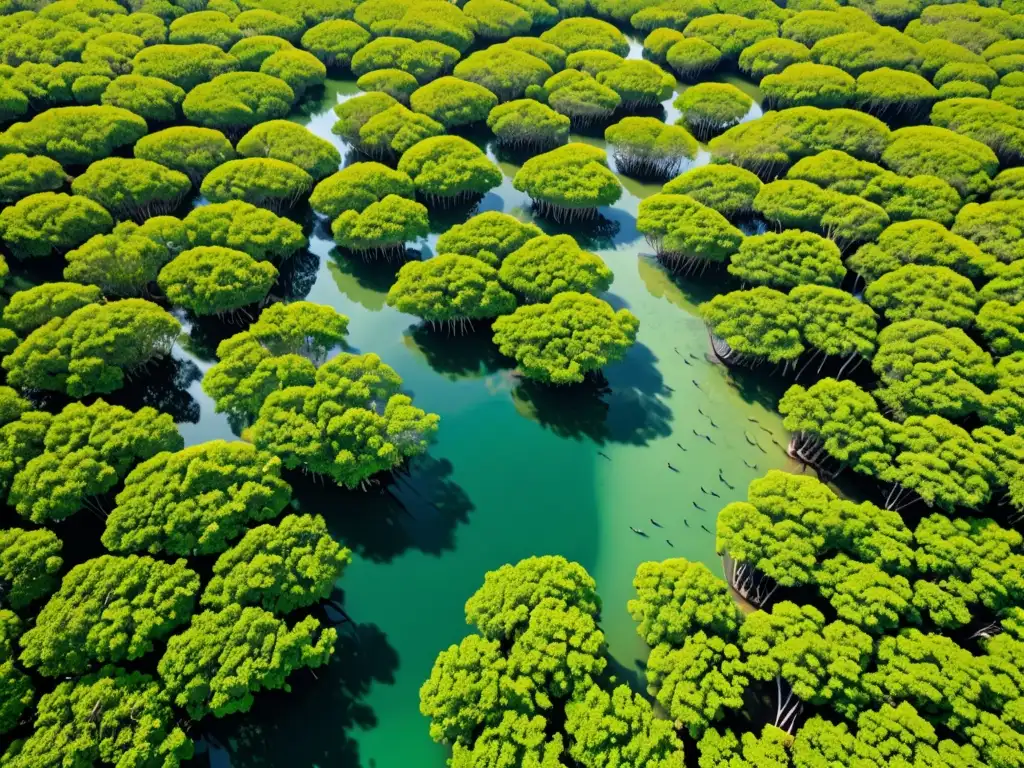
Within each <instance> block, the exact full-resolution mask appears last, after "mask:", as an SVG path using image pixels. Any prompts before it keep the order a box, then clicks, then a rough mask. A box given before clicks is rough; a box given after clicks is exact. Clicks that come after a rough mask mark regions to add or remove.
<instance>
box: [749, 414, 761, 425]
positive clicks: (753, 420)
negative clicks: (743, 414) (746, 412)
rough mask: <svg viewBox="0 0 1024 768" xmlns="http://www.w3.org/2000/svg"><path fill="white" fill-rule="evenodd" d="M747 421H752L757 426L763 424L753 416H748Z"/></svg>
mask: <svg viewBox="0 0 1024 768" xmlns="http://www.w3.org/2000/svg"><path fill="white" fill-rule="evenodd" d="M747 421H752V422H754V423H755V424H760V423H761V422H759V421H758V420H757V419H755V418H754V417H753V416H748V417H747Z"/></svg>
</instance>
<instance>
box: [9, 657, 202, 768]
mask: <svg viewBox="0 0 1024 768" xmlns="http://www.w3.org/2000/svg"><path fill="white" fill-rule="evenodd" d="M192 752H193V745H192V740H191V739H189V738H188V736H186V735H185V732H184V731H183V730H182V729H181V728H179V727H177V725H175V724H174V712H173V710H172V709H171V703H170V701H169V700H168V696H167V694H166V693H165V692H164V690H163V688H162V687H161V686H160V684H159V683H157V682H156V681H155V680H153V678H152V677H150V676H148V675H144V674H142V673H141V672H130V673H129V672H125V671H124V670H122V669H119V668H117V667H104V668H103V669H101V670H100V671H99V672H97V673H95V674H91V675H86V676H85V677H82V678H78V679H76V680H66V681H64V682H61V683H59V684H58V685H57V686H56V688H54V690H53V691H52V692H51V693H48V694H46V695H44V696H43V697H42V698H40V700H39V706H38V708H37V711H36V719H35V729H34V730H33V732H32V733H31V735H29V736H28V738H26V739H25V740H24V741H19V742H15V744H14V745H13V746H12V747H11V749H9V750H8V751H7V753H6V754H5V755H4V765H5V766H9V767H10V768H33V767H34V766H39V765H60V764H62V763H67V764H68V765H161V766H166V767H167V768H176V766H178V765H180V764H181V762H182V761H185V760H188V759H189V758H191V757H192Z"/></svg>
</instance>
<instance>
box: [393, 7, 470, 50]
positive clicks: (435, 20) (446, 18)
mask: <svg viewBox="0 0 1024 768" xmlns="http://www.w3.org/2000/svg"><path fill="white" fill-rule="evenodd" d="M475 28H476V23H475V22H474V21H473V20H472V19H471V18H469V17H468V16H466V15H465V14H464V13H463V12H462V11H461V10H460V9H459V8H458V6H456V5H454V4H453V3H448V2H445V1H443V0H420V1H419V2H415V3H412V4H410V5H409V6H408V8H407V9H406V10H405V13H404V14H402V16H401V18H400V19H398V20H397V22H396V23H395V25H394V26H393V27H392V28H391V30H390V32H389V34H392V35H395V36H396V37H406V38H410V39H412V40H429V41H436V42H438V43H441V44H444V45H447V46H450V47H451V48H454V49H455V50H457V51H459V52H460V53H461V52H463V51H465V50H466V49H467V48H469V47H470V46H471V45H472V44H473V39H474V34H473V31H474V29H475ZM373 31H376V30H373Z"/></svg>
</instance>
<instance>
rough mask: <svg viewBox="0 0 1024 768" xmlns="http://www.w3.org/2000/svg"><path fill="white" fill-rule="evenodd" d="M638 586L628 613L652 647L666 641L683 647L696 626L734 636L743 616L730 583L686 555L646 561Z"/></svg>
mask: <svg viewBox="0 0 1024 768" xmlns="http://www.w3.org/2000/svg"><path fill="white" fill-rule="evenodd" d="M633 587H634V588H635V589H636V593H637V599H635V600H630V601H629V605H628V608H629V613H630V615H631V616H632V617H633V621H635V622H637V623H638V625H639V626H638V627H637V632H639V633H640V637H642V638H643V639H644V642H645V643H647V645H649V646H651V647H652V648H655V647H657V646H658V645H660V644H662V643H667V644H668V645H670V646H672V647H675V648H678V647H680V646H682V645H683V643H684V642H685V641H686V638H687V637H688V636H690V635H692V634H693V633H694V632H695V631H702V632H709V633H711V634H713V635H718V636H720V637H724V638H731V637H734V636H735V634H736V631H737V630H738V629H739V626H740V623H741V622H742V618H743V617H742V614H741V613H740V611H739V609H738V608H737V607H736V603H735V602H733V599H732V595H730V594H729V588H728V587H727V586H726V584H725V582H724V581H722V580H721V579H719V578H718V577H716V576H714V575H713V574H712V573H711V571H709V570H708V569H707V567H706V566H705V565H704V564H703V563H693V562H690V561H689V560H684V559H682V558H675V559H671V560H664V561H662V562H660V563H657V562H647V563H641V564H640V565H639V566H638V567H637V569H636V576H635V577H634V578H633Z"/></svg>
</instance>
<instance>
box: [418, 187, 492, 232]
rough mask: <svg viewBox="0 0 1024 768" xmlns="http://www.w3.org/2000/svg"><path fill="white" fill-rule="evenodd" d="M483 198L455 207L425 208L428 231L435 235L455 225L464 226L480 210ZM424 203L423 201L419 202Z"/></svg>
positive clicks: (435, 206) (437, 206)
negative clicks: (428, 223)
mask: <svg viewBox="0 0 1024 768" xmlns="http://www.w3.org/2000/svg"><path fill="white" fill-rule="evenodd" d="M484 199H485V196H484V195H480V196H478V197H474V198H473V199H472V200H468V201H466V202H464V203H458V204H455V205H431V204H430V203H425V205H426V206H427V220H428V221H429V222H430V231H431V232H435V233H443V232H447V231H448V230H449V229H451V228H452V227H454V226H455V225H456V224H464V223H466V221H467V220H468V219H469V218H470V217H472V216H475V215H476V214H477V213H479V212H480V210H481V205H482V203H483V202H484ZM420 202H424V201H422V200H421V201H420Z"/></svg>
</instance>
